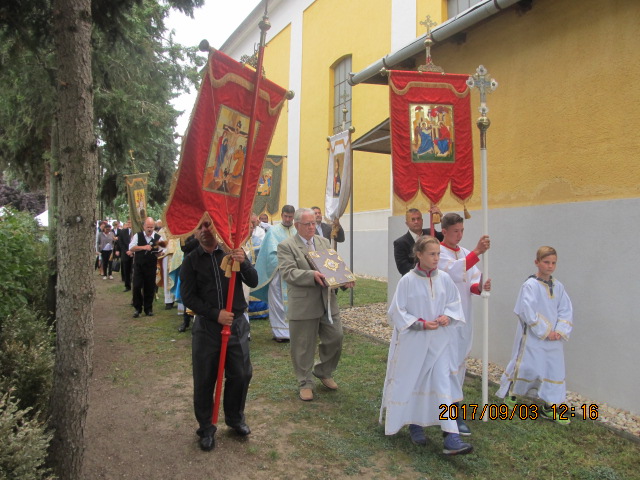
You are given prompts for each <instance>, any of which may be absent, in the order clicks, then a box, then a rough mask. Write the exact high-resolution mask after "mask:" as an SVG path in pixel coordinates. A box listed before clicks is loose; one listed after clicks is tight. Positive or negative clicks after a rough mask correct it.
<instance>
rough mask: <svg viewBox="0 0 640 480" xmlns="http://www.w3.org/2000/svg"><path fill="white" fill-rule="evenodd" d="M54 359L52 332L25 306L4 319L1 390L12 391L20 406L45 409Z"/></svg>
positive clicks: (0, 350) (0, 333) (0, 338)
mask: <svg viewBox="0 0 640 480" xmlns="http://www.w3.org/2000/svg"><path fill="white" fill-rule="evenodd" d="M53 363H54V353H53V333H52V331H51V328H50V327H49V326H48V325H47V323H46V321H45V320H43V319H42V318H41V317H39V316H38V315H37V314H36V313H35V312H33V311H32V310H30V309H27V308H25V307H23V308H21V309H20V310H18V311H17V312H16V313H15V314H13V315H10V316H9V317H7V318H6V319H5V322H4V325H3V328H2V330H0V391H2V392H7V391H9V389H12V390H13V391H14V396H15V398H16V399H17V401H16V402H17V403H18V404H19V406H20V408H23V409H26V408H28V407H32V408H34V410H35V411H38V412H39V411H46V407H47V404H48V401H49V394H50V392H51V378H52V371H53Z"/></svg>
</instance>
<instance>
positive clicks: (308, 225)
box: [299, 222, 316, 228]
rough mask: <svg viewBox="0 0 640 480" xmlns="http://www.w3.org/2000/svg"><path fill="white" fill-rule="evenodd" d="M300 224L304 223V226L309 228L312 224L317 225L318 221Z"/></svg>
mask: <svg viewBox="0 0 640 480" xmlns="http://www.w3.org/2000/svg"><path fill="white" fill-rule="evenodd" d="M299 225H302V226H303V227H307V228H309V227H310V226H311V225H313V226H315V225H316V222H309V223H299Z"/></svg>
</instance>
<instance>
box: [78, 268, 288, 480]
mask: <svg viewBox="0 0 640 480" xmlns="http://www.w3.org/2000/svg"><path fill="white" fill-rule="evenodd" d="M94 281H95V283H96V289H97V298H96V304H95V314H94V319H95V335H94V338H95V345H94V357H93V364H94V370H93V378H92V381H91V387H90V392H89V411H88V416H87V429H86V440H87V450H86V454H85V474H84V477H85V478H87V479H92V480H93V479H126V478H130V479H189V480H193V479H232V478H233V479H263V478H270V479H274V478H287V477H285V476H278V475H274V474H273V472H271V473H269V472H265V471H261V465H260V459H259V458H256V455H252V454H251V444H252V443H254V442H260V441H261V438H266V437H267V436H268V435H269V430H268V426H267V422H266V421H264V422H263V423H262V424H256V423H255V422H254V423H251V424H250V425H251V428H252V430H253V433H252V435H251V436H250V437H249V439H248V440H246V441H245V440H244V439H241V438H239V437H238V436H236V435H235V433H233V432H230V431H229V430H228V429H227V428H226V427H224V426H222V427H221V428H219V430H218V434H217V435H216V440H217V446H216V449H215V450H214V451H212V452H202V451H201V450H200V449H199V448H198V443H197V437H196V435H195V428H196V423H195V419H194V417H193V410H192V403H191V399H192V381H191V370H190V369H191V362H190V355H191V348H190V340H191V339H190V335H189V334H188V333H187V334H179V333H177V331H176V329H175V328H173V324H175V326H176V327H177V325H179V323H180V317H178V316H177V314H176V310H175V309H173V310H172V311H170V312H167V311H164V310H162V308H163V305H162V303H159V302H156V305H155V311H156V316H155V317H153V318H147V317H142V318H140V319H133V318H131V314H132V310H133V309H132V307H131V306H130V305H129V303H130V301H131V296H130V294H129V293H123V292H122V283H121V282H120V281H119V277H116V280H111V281H109V280H107V281H103V280H101V279H100V277H97V276H96V277H95V280H94ZM170 314H171V315H170ZM158 320H161V321H163V322H167V324H170V325H171V331H172V332H175V334H174V333H172V334H170V336H172V337H173V338H164V339H159V340H157V343H158V345H157V346H154V347H152V348H151V350H148V349H147V350H145V349H142V348H141V347H140V345H139V342H137V341H136V335H145V333H144V331H145V330H148V328H146V329H145V328H139V327H140V326H143V325H145V323H146V324H147V326H148V325H149V324H151V323H152V322H156V321H158ZM134 322H137V323H134ZM165 330H166V329H165ZM156 334H157V332H156ZM148 344H149V342H145V345H146V346H147V347H148ZM176 359H178V360H176ZM258 409H260V406H259V405H257V404H256V403H255V402H254V403H253V404H251V403H250V404H249V406H248V410H247V414H248V417H254V418H256V415H255V414H256V413H257V410H258ZM252 411H253V412H252ZM251 413H254V415H251ZM221 417H222V418H223V415H222V414H221ZM220 424H221V422H219V425H220ZM280 447H282V449H284V450H286V448H287V447H286V445H281V446H280ZM278 450H280V448H278ZM283 458H286V457H283ZM262 468H264V467H262Z"/></svg>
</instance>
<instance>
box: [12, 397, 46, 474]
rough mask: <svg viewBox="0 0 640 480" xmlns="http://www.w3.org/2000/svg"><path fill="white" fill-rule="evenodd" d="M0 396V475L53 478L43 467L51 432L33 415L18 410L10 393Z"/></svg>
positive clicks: (26, 411)
mask: <svg viewBox="0 0 640 480" xmlns="http://www.w3.org/2000/svg"><path fill="white" fill-rule="evenodd" d="M10 393H11V392H9V393H6V394H4V395H3V396H2V397H0V438H2V441H1V442H0V478H2V479H5V478H12V479H16V480H36V479H37V480H40V479H43V478H47V479H52V478H54V477H53V475H52V474H51V472H50V471H49V470H48V469H47V468H46V467H45V466H44V462H45V459H46V455H47V448H48V446H49V442H50V441H51V434H49V433H47V432H46V430H45V425H44V423H42V422H41V421H40V420H39V419H38V418H37V417H31V418H29V416H28V415H27V414H28V413H29V411H30V409H26V410H20V409H19V408H18V405H17V404H16V403H15V402H14V400H13V398H12V397H11V395H10Z"/></svg>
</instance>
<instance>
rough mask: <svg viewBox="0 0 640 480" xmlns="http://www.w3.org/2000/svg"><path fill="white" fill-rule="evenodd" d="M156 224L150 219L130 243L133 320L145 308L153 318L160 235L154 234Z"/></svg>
mask: <svg viewBox="0 0 640 480" xmlns="http://www.w3.org/2000/svg"><path fill="white" fill-rule="evenodd" d="M155 226H156V222H155V221H154V220H153V218H151V217H148V218H147V219H146V220H145V221H144V226H143V231H142V232H138V233H136V234H135V235H134V236H133V238H132V239H131V242H129V251H131V252H132V253H133V308H135V309H136V311H135V313H134V314H133V318H138V317H139V316H140V313H141V312H142V308H143V307H144V313H146V314H147V316H149V317H151V316H153V298H154V296H155V294H156V267H157V262H158V253H159V250H158V248H159V245H158V242H159V241H160V235H158V234H157V233H155V232H154V228H155Z"/></svg>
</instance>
